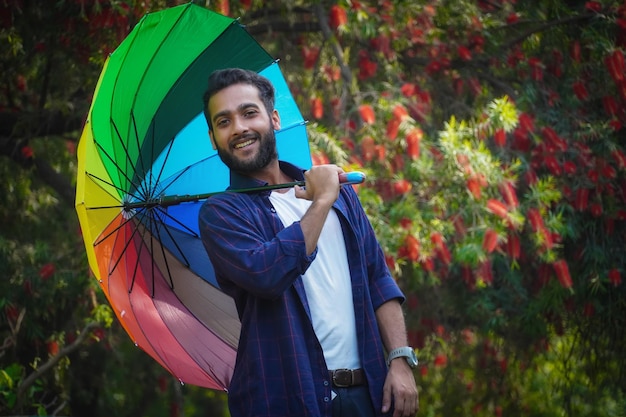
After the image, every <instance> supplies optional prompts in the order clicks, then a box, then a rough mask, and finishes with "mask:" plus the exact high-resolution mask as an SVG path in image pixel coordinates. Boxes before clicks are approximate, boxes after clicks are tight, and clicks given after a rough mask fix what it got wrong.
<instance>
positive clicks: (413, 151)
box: [406, 127, 424, 160]
mask: <svg viewBox="0 0 626 417" xmlns="http://www.w3.org/2000/svg"><path fill="white" fill-rule="evenodd" d="M423 135H424V132H422V129H420V128H418V127H414V128H412V129H411V130H409V131H408V132H407V134H406V153H407V155H408V156H409V158H411V159H413V160H416V159H418V158H419V157H420V142H421V141H422V137H423Z"/></svg>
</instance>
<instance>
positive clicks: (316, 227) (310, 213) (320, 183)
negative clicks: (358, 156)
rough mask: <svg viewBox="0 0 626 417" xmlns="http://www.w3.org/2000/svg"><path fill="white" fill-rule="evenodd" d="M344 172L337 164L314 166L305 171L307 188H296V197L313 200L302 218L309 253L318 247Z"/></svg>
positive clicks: (301, 223)
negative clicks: (340, 175) (341, 174)
mask: <svg viewBox="0 0 626 417" xmlns="http://www.w3.org/2000/svg"><path fill="white" fill-rule="evenodd" d="M342 172H343V170H342V169H341V168H339V167H338V166H336V165H320V166H314V167H312V168H311V169H310V170H308V171H306V172H305V173H304V180H305V182H306V188H302V187H296V189H295V193H296V197H298V198H304V199H306V200H310V201H312V204H311V206H310V207H309V209H308V210H307V212H306V213H305V214H304V216H302V219H301V220H300V227H301V228H302V233H303V234H304V242H305V243H306V253H307V255H310V254H311V253H313V251H314V250H315V248H316V247H317V241H318V239H319V237H320V234H321V233H322V228H323V227H324V223H325V222H326V218H327V217H328V213H329V212H330V209H331V208H332V206H333V203H334V202H335V201H336V200H337V197H338V196H339V187H340V185H339V174H340V173H342Z"/></svg>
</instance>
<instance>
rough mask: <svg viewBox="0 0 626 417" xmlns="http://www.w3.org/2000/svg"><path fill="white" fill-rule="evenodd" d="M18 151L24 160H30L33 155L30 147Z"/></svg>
mask: <svg viewBox="0 0 626 417" xmlns="http://www.w3.org/2000/svg"><path fill="white" fill-rule="evenodd" d="M20 151H21V153H22V157H23V158H24V159H30V158H32V157H33V155H34V152H33V148H31V147H30V146H22V149H21V150H20Z"/></svg>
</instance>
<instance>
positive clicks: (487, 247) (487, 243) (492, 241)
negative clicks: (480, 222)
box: [483, 229, 498, 253]
mask: <svg viewBox="0 0 626 417" xmlns="http://www.w3.org/2000/svg"><path fill="white" fill-rule="evenodd" d="M497 246H498V233H497V232H496V231H495V230H493V229H487V231H486V232H485V235H484V236H483V250H484V251H485V252H487V253H491V252H493V251H494V250H495V249H496V247H497Z"/></svg>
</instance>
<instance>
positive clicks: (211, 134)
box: [209, 129, 217, 151]
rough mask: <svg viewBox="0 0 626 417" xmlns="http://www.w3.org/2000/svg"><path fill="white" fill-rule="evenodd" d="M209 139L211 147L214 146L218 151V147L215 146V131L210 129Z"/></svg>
mask: <svg viewBox="0 0 626 417" xmlns="http://www.w3.org/2000/svg"><path fill="white" fill-rule="evenodd" d="M209 139H211V146H213V150H214V151H216V150H217V146H215V138H214V137H213V131H212V130H211V129H209Z"/></svg>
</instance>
